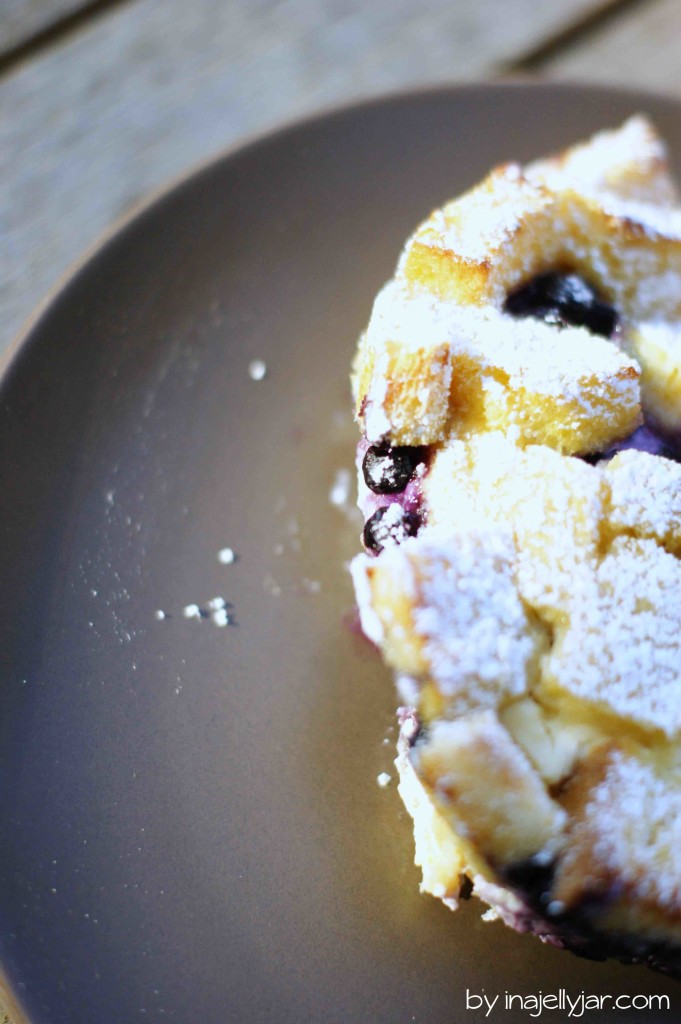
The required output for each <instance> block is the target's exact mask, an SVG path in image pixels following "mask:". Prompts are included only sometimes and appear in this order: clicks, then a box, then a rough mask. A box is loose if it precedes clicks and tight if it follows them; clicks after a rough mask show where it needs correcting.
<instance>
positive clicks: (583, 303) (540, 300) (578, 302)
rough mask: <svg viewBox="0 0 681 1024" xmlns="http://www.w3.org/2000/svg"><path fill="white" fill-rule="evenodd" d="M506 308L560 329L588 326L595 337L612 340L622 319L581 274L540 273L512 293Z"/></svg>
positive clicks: (513, 312)
mask: <svg viewBox="0 0 681 1024" xmlns="http://www.w3.org/2000/svg"><path fill="white" fill-rule="evenodd" d="M504 309H505V310H506V312H507V313H511V314H512V315H513V316H532V317H535V318H536V319H538V320H544V321H545V322H546V323H550V324H556V325H557V326H559V327H566V326H568V325H570V326H572V327H587V328H588V329H589V330H590V331H591V333H592V334H600V335H602V336H603V337H604V338H610V337H612V334H613V333H614V331H615V328H616V327H617V324H618V322H619V318H618V316H617V313H616V312H615V310H614V309H613V308H612V306H609V305H607V303H605V302H602V301H601V299H600V298H599V296H598V292H597V291H596V289H595V288H593V287H592V286H591V285H590V284H588V283H587V282H586V281H585V280H584V279H583V278H582V277H580V276H579V275H578V274H562V273H559V272H557V271H554V272H552V273H549V274H540V275H539V276H538V277H535V278H533V279H532V280H531V281H530V282H529V284H526V285H523V287H522V288H519V289H518V290H517V291H515V292H512V294H511V295H509V296H508V298H507V299H506V303H505V305H504Z"/></svg>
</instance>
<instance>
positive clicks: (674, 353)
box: [625, 320, 681, 431]
mask: <svg viewBox="0 0 681 1024" xmlns="http://www.w3.org/2000/svg"><path fill="white" fill-rule="evenodd" d="M625 344H626V348H627V351H628V352H629V354H630V355H631V356H633V358H634V359H635V360H636V362H637V363H638V365H639V366H640V367H641V401H642V404H643V407H644V409H645V411H646V413H648V415H649V416H651V417H652V419H653V420H654V421H655V422H657V423H658V424H659V425H660V426H661V427H662V428H663V429H665V430H668V431H679V430H681V323H679V322H678V321H674V322H669V321H665V320H658V321H654V320H653V321H645V322H643V323H639V324H636V325H634V326H632V327H630V328H629V330H628V331H627V332H626V335H625Z"/></svg>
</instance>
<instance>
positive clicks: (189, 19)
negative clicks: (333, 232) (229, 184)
mask: <svg viewBox="0 0 681 1024" xmlns="http://www.w3.org/2000/svg"><path fill="white" fill-rule="evenodd" d="M680 37H681V4H679V3H678V0H560V2H559V3H552V4H548V3H547V4H537V3H536V0H421V2H419V3H416V2H415V0H368V2H367V0H220V2H218V0H191V3H188V2H187V0H0V238H1V239H2V241H1V243H0V351H1V350H2V348H3V347H4V346H5V345H6V344H7V343H8V342H9V340H10V339H11V338H12V337H13V336H14V335H15V334H16V333H17V331H18V330H19V329H20V328H21V325H22V323H23V322H24V321H25V320H26V318H27V317H28V315H29V314H30V312H31V310H32V309H33V308H34V307H35V306H36V305H37V304H38V303H39V302H40V301H41V299H42V298H43V296H44V295H45V294H46V293H47V292H48V291H49V290H50V289H51V288H52V287H53V286H54V285H55V283H56V282H57V281H58V280H59V279H60V277H61V276H62V275H63V274H64V272H65V271H66V270H67V269H68V267H69V266H70V265H71V264H72V263H73V262H74V261H75V260H77V259H78V257H79V256H80V255H81V254H82V253H83V251H84V250H86V249H87V248H88V247H89V246H90V245H92V243H93V242H95V240H96V239H97V238H98V236H100V235H101V233H102V232H103V231H105V230H106V228H107V227H108V226H109V225H111V224H112V222H114V221H115V220H116V219H117V218H118V217H119V216H120V215H121V214H124V213H125V212H126V211H128V210H130V209H131V207H133V206H134V205H135V204H136V203H138V202H139V201H140V200H141V199H143V198H144V197H146V196H148V195H149V194H150V193H152V192H153V191H154V190H155V189H157V188H158V187H159V186H162V185H163V184H164V183H166V182H167V181H169V180H170V179H172V178H173V177H175V176H177V175H180V174H182V173H184V172H185V171H187V170H188V169H189V168H191V167H193V166H194V165H196V164H197V163H199V162H201V161H203V160H206V159H208V158H210V157H211V156H212V155H213V154H215V153H217V152H218V151H219V150H221V149H223V148H224V147H225V146H228V145H231V144H233V143H235V142H238V141H239V140H240V139H243V138H244V137H247V136H250V135H253V134H254V133H259V132H261V131H264V130H266V129H268V128H270V127H271V126H272V125H275V124H277V123H280V122H281V121H283V120H289V119H293V118H297V117H299V116H301V115H303V114H305V113H307V112H310V111H313V110H315V109H318V108H320V107H324V106H328V105H330V104H335V103H338V102H343V101H347V100H352V99H355V98H358V97H361V96H367V95H371V94H377V93H381V92H385V91H388V90H391V89H397V88H404V87H406V86H412V85H416V84H427V83H441V82H451V81H461V80H469V81H470V80H476V79H478V80H479V79H484V78H496V77H499V76H501V75H504V74H509V73H518V72H532V73H534V74H540V75H543V76H545V77H547V78H552V79H553V78H573V79H574V78H580V79H586V80H591V81H598V82H605V83H611V84H618V85H628V86H635V87H637V88H652V89H655V90H658V91H664V92H669V93H681V64H680V63H679V61H678V59H677V54H676V49H677V40H678V39H679V38H680Z"/></svg>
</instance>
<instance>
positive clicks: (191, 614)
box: [182, 604, 201, 619]
mask: <svg viewBox="0 0 681 1024" xmlns="http://www.w3.org/2000/svg"><path fill="white" fill-rule="evenodd" d="M182 614H183V615H184V617H185V619H200V618H201V609H200V608H199V606H198V604H188V605H186V607H185V608H183V609H182Z"/></svg>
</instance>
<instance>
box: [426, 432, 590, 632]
mask: <svg viewBox="0 0 681 1024" xmlns="http://www.w3.org/2000/svg"><path fill="white" fill-rule="evenodd" d="M424 491H425V494H426V498H427V501H428V507H429V509H430V512H429V517H430V518H429V523H430V524H431V526H433V527H438V528H440V529H441V530H447V529H450V530H455V529H457V528H458V526H459V525H461V524H475V523H478V524H486V525H488V526H493V525H496V526H497V527H498V528H502V529H507V528H508V529H510V530H511V531H512V533H513V536H514V539H515V546H516V550H517V585H518V593H519V595H520V597H521V598H522V600H523V601H524V602H525V604H526V605H527V606H528V607H529V608H531V609H532V610H533V611H535V612H539V613H541V615H542V617H543V619H544V620H545V621H548V622H551V623H552V624H561V623H562V624H564V623H565V622H566V621H567V620H568V619H569V616H570V609H571V607H572V605H573V603H574V602H575V601H582V600H584V599H585V598H586V597H588V596H589V595H590V594H591V592H592V591H594V593H595V589H596V584H595V568H596V563H597V556H598V550H599V546H600V532H601V523H602V518H603V501H604V495H605V493H606V489H605V488H604V485H603V481H602V477H601V474H600V472H599V471H598V470H596V469H595V468H594V467H593V466H590V465H588V464H587V463H585V462H582V461H581V460H579V459H566V458H563V457H562V456H560V455H558V454H557V453H556V452H554V451H552V450H551V449H550V448H547V447H544V446H540V445H535V446H528V447H527V448H525V449H520V448H518V447H517V446H515V445H513V444H512V443H511V442H510V441H509V440H507V439H506V438H505V437H503V436H502V435H500V434H488V435H484V436H480V437H476V438H473V439H472V440H471V441H470V442H467V443H465V444H464V443H462V442H458V443H457V442H454V443H452V444H451V445H449V446H448V447H447V448H445V449H442V450H440V451H438V452H437V453H436V455H435V457H434V458H433V462H432V465H431V469H430V473H429V474H428V476H427V477H426V479H425V482H424Z"/></svg>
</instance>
